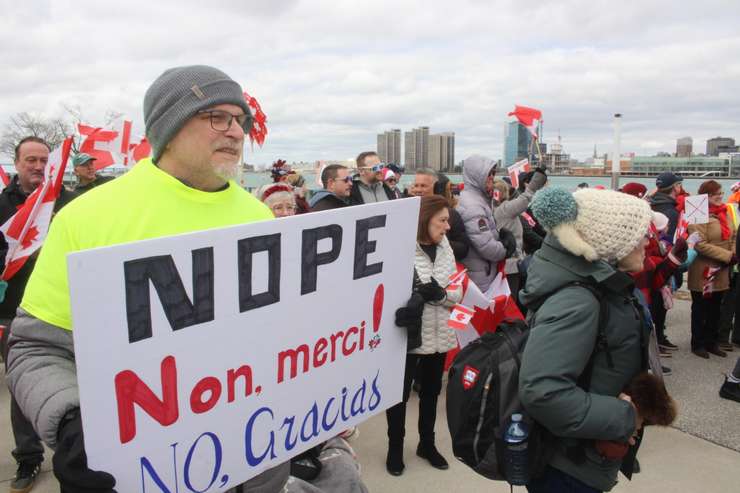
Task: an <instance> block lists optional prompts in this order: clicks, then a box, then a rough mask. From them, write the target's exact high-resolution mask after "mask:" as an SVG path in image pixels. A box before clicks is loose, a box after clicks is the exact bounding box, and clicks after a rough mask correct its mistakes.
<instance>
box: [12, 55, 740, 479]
mask: <svg viewBox="0 0 740 493" xmlns="http://www.w3.org/2000/svg"><path fill="white" fill-rule="evenodd" d="M193 84H195V86H192V85H193ZM209 85H211V86H213V87H214V88H215V89H214V92H213V93H212V94H202V92H201V95H199V94H198V92H200V90H199V91H192V90H191V89H192V87H196V88H197V87H199V86H200V87H207V86H209ZM191 86H192V87H191ZM242 92H243V91H242V90H241V88H240V87H239V85H238V84H237V83H236V82H234V81H233V80H232V79H230V78H229V77H228V76H227V75H226V74H224V73H223V72H221V71H219V70H217V69H214V68H212V67H205V66H191V67H178V68H175V69H171V70H168V71H166V72H165V73H164V74H162V75H161V76H160V78H158V79H157V80H156V81H155V82H154V83H153V84H152V86H151V87H150V88H149V90H148V91H147V94H146V97H145V101H144V118H145V123H146V131H147V137H148V139H149V141H150V143H151V145H152V150H153V153H152V157H151V158H148V159H146V160H144V161H142V162H140V163H139V164H137V166H136V167H135V168H134V169H133V170H132V171H131V172H129V173H127V174H126V175H124V176H123V177H121V178H118V179H116V180H110V179H106V178H105V177H101V176H98V174H97V173H96V170H95V163H94V161H95V159H94V158H93V157H92V156H90V155H87V154H84V153H79V154H76V155H75V156H74V157H73V160H72V162H73V166H74V172H75V175H76V176H77V178H78V185H77V187H76V189H75V190H74V191H70V190H65V191H63V192H62V194H61V195H60V197H59V198H58V200H57V202H56V207H55V210H58V211H59V214H58V215H57V216H56V217H55V218H54V221H55V222H57V223H61V224H62V226H59V227H57V228H55V229H54V230H52V231H51V233H50V234H49V237H48V239H47V241H46V243H45V247H44V248H43V249H42V250H41V254H40V255H39V256H38V258H37V257H36V256H34V257H33V258H31V259H30V260H29V261H28V262H27V263H26V264H25V266H24V267H23V269H21V271H20V272H19V273H18V274H17V275H16V276H15V277H14V278H13V279H12V280H11V282H9V283H8V286H7V289H6V291H5V297H4V301H3V302H2V304H0V317H1V319H0V323H1V324H2V325H4V326H5V327H8V329H7V330H5V331H3V344H2V347H3V353H4V354H3V356H4V361H5V364H6V374H7V378H8V383H9V387H10V389H11V410H10V415H11V423H12V427H13V434H14V438H15V449H14V450H13V452H12V453H13V456H14V458H15V459H16V461H17V462H18V470H17V474H16V478H15V479H14V481H13V482H12V484H11V491H12V492H14V493H20V492H27V491H30V489H31V488H32V487H33V484H34V481H35V479H36V477H37V475H38V474H39V471H40V465H41V462H42V460H43V446H42V442H45V443H46V444H47V445H49V446H50V447H52V448H53V449H54V450H55V453H54V457H53V470H54V474H55V475H56V477H57V478H58V480H59V482H60V485H61V491H63V492H78V491H88V492H110V491H114V487H115V480H114V478H113V477H112V476H111V475H109V474H107V473H106V472H103V471H92V470H90V469H89V468H88V466H87V459H86V455H85V451H84V441H83V436H82V426H81V418H80V413H79V397H78V395H77V380H76V374H75V370H74V347H73V344H72V324H71V319H70V306H69V305H70V304H69V294H68V288H67V284H66V282H67V281H66V276H64V275H63V272H64V270H63V269H64V265H66V263H65V256H66V254H67V253H69V252H71V251H76V250H79V249H86V248H94V247H101V246H108V245H113V244H118V243H123V242H128V241H135V240H140V239H145V238H155V237H161V236H166V235H172V234H178V233H183V232H188V231H196V230H199V229H204V228H214V227H221V226H228V225H233V224H243V223H246V222H250V221H255V220H260V219H266V218H273V217H274V218H282V217H287V216H292V215H295V214H306V213H316V212H321V211H327V210H334V209H340V208H344V207H350V206H358V205H362V204H369V203H375V202H383V201H391V200H398V199H403V198H405V197H420V198H421V200H420V214H419V219H418V229H417V234H416V239H417V243H416V251H415V256H414V276H413V279H412V280H410V285H409V294H410V296H409V301H408V303H407V304H406V305H405V306H403V307H401V308H400V309H399V310H398V311H397V312H396V324H397V325H398V326H399V327H404V328H405V329H406V330H407V331H408V347H407V350H408V353H407V356H406V361H405V373H404V375H402V376H401V375H399V379H402V380H403V400H402V401H401V402H400V403H398V404H396V405H394V406H392V407H391V408H389V409H388V410H387V411H386V418H387V434H388V449H387V454H386V468H387V471H388V472H389V473H390V474H392V475H394V476H400V475H402V474H403V472H404V470H405V464H404V460H403V450H404V440H405V436H406V433H405V430H406V427H405V421H406V406H407V402H408V400H409V398H410V394H411V390H412V388H413V389H416V390H417V392H418V395H419V421H418V435H419V441H418V446H417V448H416V454H417V455H418V456H419V457H421V458H423V459H425V460H426V461H428V462H429V464H430V465H431V466H433V467H434V468H437V469H441V470H444V469H448V467H449V464H448V462H447V460H446V459H445V457H443V456H442V454H441V453H440V452H439V450H438V449H437V446H436V443H435V423H436V415H437V408H438V399H439V396H440V393H441V389H442V381H443V375H444V370H445V360H446V356H447V353H448V351H450V350H452V349H454V348H456V347H457V339H456V335H455V333H454V331H453V329H451V328H450V327H449V326H448V323H447V321H448V319H449V312H450V309H451V308H452V307H453V306H454V305H455V304H456V303H458V302H460V300H461V299H462V295H463V293H462V287H461V286H454V287H451V288H450V287H448V286H447V281H448V280H449V279H450V277H451V276H453V275H454V274H455V273H456V272H460V271H461V270H462V269H465V271H466V273H467V276H468V277H469V279H470V281H471V282H472V283H474V284H475V285H476V286H477V287H478V288H479V289H480V291H481V292H482V293H486V294H489V295H490V293H491V291H490V290H491V289H492V285H493V284H494V280H495V279H496V278H497V276H500V275H503V276H505V279H506V281H507V282H508V286H509V290H510V292H511V295H512V299H513V300H514V301H515V302H516V304H517V306H518V309H519V310H520V311H521V312H522V314H523V315H524V316H526V318H527V321H528V323H529V324H530V327H531V329H532V332H531V336H530V339H529V342H528V343H527V346H526V349H525V352H524V354H523V357H522V361H521V374H520V380H519V391H520V395H521V400H522V404H523V405H524V407H525V408H526V411H527V412H528V413H529V414H530V415H531V416H532V417H534V418H535V419H536V420H537V421H538V422H539V423H541V424H542V425H543V426H545V427H546V428H547V429H548V430H549V432H550V433H551V434H552V435H553V443H552V447H553V450H552V454H551V455H550V458H549V460H548V465H547V468H546V469H545V472H544V473H543V474H542V475H541V476H539V477H538V478H536V479H535V480H534V481H533V482H531V483H530V484H529V485H528V489H529V491H533V492H550V491H608V490H610V489H611V488H612V487H613V486H614V484H616V477H617V471H618V470H620V469H621V470H622V471H623V472H624V473H625V474H627V475H628V476H629V475H631V474H632V473H633V472H635V471H636V470H637V467H638V465H637V464H638V463H637V460H636V457H635V454H636V450H637V448H638V447H639V443H640V441H641V438H642V426H643V424H644V422H645V421H646V420H647V418H646V415H647V414H646V413H647V412H648V410H646V409H643V408H641V407H640V404H638V403H636V402H635V401H634V400H633V397H634V396H631V395H628V394H625V393H624V392H623V390H624V389H625V388H627V387H628V386H629V385H630V383H631V382H633V381H634V380H635V379H636V378H639V377H640V375H642V374H643V373H646V372H648V370H649V372H648V373H649V374H652V375H657V377H658V378H660V379H661V380H660V382H661V385H662V377H663V376H664V375H669V374H670V373H671V370H670V368H668V367H667V366H665V365H663V364H661V363H660V361H661V358H662V360H663V361H664V360H665V359H666V358H670V357H671V354H672V353H673V352H675V351H676V350H678V347H677V346H676V345H675V344H673V343H672V342H671V341H670V339H669V338H668V332H669V331H668V328H667V327H666V318H667V317H666V314H667V312H668V310H670V309H671V308H672V306H673V300H674V295H675V293H676V291H677V290H678V289H679V288H680V287H681V285H682V283H683V279H684V274H686V273H688V276H687V277H688V281H687V285H688V289H689V291H690V292H691V300H692V301H691V352H692V353H693V354H694V355H696V356H697V357H699V358H704V359H707V358H710V357H711V356H714V357H726V356H727V353H728V352H732V351H734V350H735V349H736V348H739V347H740V319H738V317H737V309H738V305H739V304H740V293H739V292H738V279H737V275H736V265H737V263H738V257H737V251H738V245H737V241H738V238H739V237H738V235H737V228H738V209H737V208H738V205H737V202H738V201H739V200H740V186H737V187H733V190H732V191H733V192H734V193H733V195H732V197H731V198H730V201H728V202H727V203H725V201H724V200H723V199H724V197H723V190H722V187H721V185H720V184H719V183H718V182H716V181H714V180H708V181H706V182H704V183H703V184H702V185H701V187H700V188H699V192H698V193H699V194H707V196H708V199H709V222H708V223H706V224H691V225H688V226H687V225H685V224H684V223H683V221H682V217H683V212H684V209H685V198H686V196H687V193H686V192H685V191H684V190H683V187H682V179H681V177H679V176H677V175H675V174H673V173H671V172H665V173H661V174H660V175H659V176H658V177H657V179H656V189H655V190H653V191H648V190H647V188H646V187H645V186H643V185H641V184H638V183H627V184H625V185H624V186H623V187H622V188H621V189H620V190H619V191H611V190H604V189H603V187H601V188H602V189H596V188H589V187H588V186H587V184H581V185H579V186H578V189H577V190H575V191H568V190H564V189H560V188H557V187H547V186H546V185H547V182H548V176H547V172H546V170H545V169H544V168H536V169H534V170H532V171H527V172H522V173H520V174H519V175H518V176H516V177H514V178H516V180H515V182H516V183H512V178H511V177H509V176H503V177H500V178H499V177H497V164H496V162H495V161H494V160H492V159H490V158H487V157H484V156H479V155H474V156H471V157H469V158H467V159H465V161H464V162H463V184H461V185H460V186H458V185H453V184H452V183H451V182H450V180H449V178H448V177H447V176H445V175H444V174H442V173H439V172H437V171H435V170H432V169H427V168H419V169H415V170H413V171H414V180H413V183H412V184H411V185H410V187H408V188H407V189H402V186H401V177H402V176H403V174H404V172H405V170H404V169H403V168H401V167H400V166H398V165H395V164H385V163H382V162H381V160H380V158H379V156H378V155H377V154H376V153H375V152H371V151H368V152H362V153H360V154H359V155H358V156H357V159H356V163H355V165H356V166H355V167H356V169H355V170H353V169H350V168H349V167H346V166H343V165H339V164H332V165H328V166H326V167H324V168H323V169H322V170H321V172H320V176H319V179H320V181H321V189H319V190H316V191H313V192H311V193H309V192H308V191H307V187H306V182H305V178H304V177H303V176H302V175H301V174H300V173H298V172H295V171H293V170H291V169H290V167H289V166H288V165H287V163H286V162H284V161H277V162H275V163H274V164H273V167H272V169H271V176H272V179H273V182H272V183H270V184H267V185H265V186H262V187H260V188H259V189H258V190H256V191H255V192H254V193H253V194H249V193H247V192H246V191H244V190H242V189H241V188H239V187H238V186H236V185H235V183H234V182H233V181H232V178H233V174H234V170H235V169H236V166H237V165H238V159H236V158H237V157H238V154H239V149H241V147H242V145H243V140H244V135H245V132H247V131H248V130H249V128H250V126H251V118H252V117H251V113H250V110H249V107H248V106H247V105H246V103H245V102H244V98H243V96H242ZM191 93H192V94H191ZM183 94H184V95H183ZM193 94H194V95H193ZM49 151H50V149H49V146H48V145H47V144H46V143H45V142H44V141H43V140H41V139H39V138H36V137H28V138H25V139H23V140H21V141H20V142H19V143H18V145H17V146H16V149H15V166H16V169H17V174H16V176H15V177H14V178H13V180H12V181H11V182H10V184H9V185H8V186H7V187H6V188H5V190H4V191H3V192H2V194H0V215H2V217H0V221H1V222H2V223H4V222H5V221H6V220H7V219H8V218H10V217H11V216H12V215H13V214H14V213H15V211H16V210H17V209H18V207H19V206H20V205H21V204H22V203H23V202H24V201H25V200H26V198H27V197H28V196H29V195H30V194H31V193H32V192H33V190H34V189H36V188H37V187H38V186H39V185H40V184H41V182H42V180H43V176H44V173H43V171H44V167H45V166H46V161H47V159H48V156H49ZM355 171H356V173H357V174H353V173H354V172H355ZM460 189H462V191H460ZM83 193H84V194H85V195H84V197H81V195H82V194H83ZM205 196H208V197H209V200H208V201H203V200H201V199H202V198H203V197H205ZM136 198H139V199H140V200H136ZM124 199H125V200H126V201H127V203H128V204H131V205H130V207H127V208H120V207H119V204H120V201H122V200H124ZM204 204H207V205H204ZM153 211H154V212H153ZM101 214H102V215H101ZM103 215H105V217H106V218H107V219H108V220H107V221H106V222H105V223H102V222H101V217H103ZM183 218H186V219H183ZM91 225H93V226H94V227H95V229H96V234H94V235H90V234H88V232H89V228H90V226H91ZM59 231H64V235H65V236H64V237H61V235H60V234H59V233H58V232H59ZM71 245H74V246H73V247H72V246H71ZM3 246H4V248H3ZM0 250H3V251H4V252H6V251H7V244H6V243H5V241H4V238H0ZM3 255H4V253H3ZM37 264H38V266H39V267H40V268H38V269H35V270H34V267H35V266H36V265H37ZM60 272H61V273H62V274H60ZM585 285H589V286H590V287H588V288H587V289H586V287H585ZM490 329H491V330H495V327H491V328H490ZM602 331H603V334H604V337H605V342H604V341H600V340H598V338H599V337H600V336H601V333H602ZM595 340H596V347H597V350H596V351H594V350H593V347H594V345H595V343H594V341H595ZM650 341H654V342H655V344H652V343H651V342H650ZM600 342H604V344H603V345H599V343H600ZM650 349H655V351H654V354H651V352H652V351H651V350H650ZM656 362H657V364H656ZM584 368H586V369H588V370H587V371H588V372H589V375H588V378H587V380H588V384H587V385H584V384H583V379H582V376H583V372H584ZM720 396H721V397H723V398H725V399H730V400H734V401H738V402H740V358H739V359H738V363H737V365H736V367H735V370H734V371H733V372H732V373H731V374H730V375H728V376H727V377H726V379H725V381H724V383H723V384H722V386H721V389H720ZM356 436H357V431H356V430H354V429H353V430H347V431H346V432H344V433H342V434H341V435H340V436H337V437H335V438H334V439H332V440H330V441H328V442H326V443H324V444H322V445H321V446H319V447H316V448H314V449H311V450H310V451H309V452H306V453H304V454H301V456H299V457H298V458H297V459H295V460H293V461H291V463H286V464H282V465H280V466H277V467H275V468H273V469H271V470H268V471H266V472H263V473H262V474H260V475H258V476H257V477H255V478H253V479H252V480H250V481H248V482H247V483H245V484H243V485H241V486H239V487H238V488H237V489H236V490H235V491H288V492H292V491H295V492H302V491H312V492H313V491H316V492H322V491H349V492H355V491H356V492H363V491H366V487H365V486H364V484H363V482H362V480H361V478H360V474H359V468H358V466H357V463H356V460H355V458H354V453H353V451H352V449H351V447H350V446H349V444H348V443H347V441H346V440H344V439H345V438H349V437H356ZM611 442H618V443H623V444H628V445H629V447H627V448H628V449H629V452H625V453H624V454H622V455H620V456H619V457H614V456H612V455H610V454H609V453H607V452H605V450H606V449H605V448H604V444H605V443H611ZM627 448H626V449H625V450H627ZM564 484H570V485H576V486H577V488H575V487H572V488H571V489H567V490H566V489H562V488H561V489H559V488H560V486H562V485H564Z"/></svg>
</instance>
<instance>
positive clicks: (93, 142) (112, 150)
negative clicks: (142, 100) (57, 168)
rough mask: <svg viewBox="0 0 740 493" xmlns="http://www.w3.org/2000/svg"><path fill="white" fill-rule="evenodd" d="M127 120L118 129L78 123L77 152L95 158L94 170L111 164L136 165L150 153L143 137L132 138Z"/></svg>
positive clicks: (129, 123) (150, 149) (130, 125)
mask: <svg viewBox="0 0 740 493" xmlns="http://www.w3.org/2000/svg"><path fill="white" fill-rule="evenodd" d="M132 128H133V127H132V124H131V122H130V121H129V120H124V121H122V122H121V124H120V127H117V128H113V129H107V128H101V127H93V126H91V125H84V124H82V123H80V124H79V125H77V131H78V132H79V134H80V136H81V137H82V142H81V143H80V148H79V152H84V153H86V154H89V155H91V156H92V157H93V158H95V169H96V170H100V169H103V168H106V167H108V166H110V165H112V164H116V163H120V164H123V165H124V166H128V165H129V164H131V165H133V164H136V163H137V162H138V161H139V160H141V159H143V158H145V157H147V156H149V155H150V154H151V153H152V147H151V146H150V145H149V141H147V140H146V138H145V137H139V138H138V139H137V138H134V137H135V136H134V135H133V134H132Z"/></svg>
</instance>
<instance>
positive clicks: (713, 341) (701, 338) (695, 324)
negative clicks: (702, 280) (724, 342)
mask: <svg viewBox="0 0 740 493" xmlns="http://www.w3.org/2000/svg"><path fill="white" fill-rule="evenodd" d="M724 295H725V292H724V291H715V292H713V293H712V294H711V295H710V296H709V297H707V298H705V297H704V295H703V294H702V293H701V291H692V292H691V349H711V348H713V347H715V346H717V337H718V336H719V311H720V305H721V304H722V297H723V296H724Z"/></svg>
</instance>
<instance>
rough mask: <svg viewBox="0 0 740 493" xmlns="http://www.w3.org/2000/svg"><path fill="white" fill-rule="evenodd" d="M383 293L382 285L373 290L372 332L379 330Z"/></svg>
mask: <svg viewBox="0 0 740 493" xmlns="http://www.w3.org/2000/svg"><path fill="white" fill-rule="evenodd" d="M383 292H384V288H383V285H382V284H378V287H377V288H375V299H374V300H373V332H377V331H378V329H379V328H380V319H381V317H382V316H383Z"/></svg>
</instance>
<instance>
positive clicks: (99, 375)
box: [68, 198, 419, 492]
mask: <svg viewBox="0 0 740 493" xmlns="http://www.w3.org/2000/svg"><path fill="white" fill-rule="evenodd" d="M418 214H419V199H418V198H412V199H406V200H399V201H393V202H392V203H391V202H381V203H378V204H370V205H365V206H359V207H348V208H345V209H337V210H332V211H326V212H318V213H314V214H306V215H300V216H293V217H289V218H283V219H278V220H273V221H262V222H257V223H252V224H248V225H243V226H235V227H230V228H224V229H217V230H209V231H207V232H197V233H190V234H185V235H180V236H176V237H169V238H160V239H154V240H149V241H141V242H136V243H129V244H125V245H119V246H113V247H108V248H100V249H94V250H88V251H83V252H78V253H74V254H71V255H69V257H68V269H69V281H70V294H71V300H72V314H73V321H74V334H75V337H74V344H75V354H76V362H77V375H78V381H79V390H80V404H81V411H82V418H83V427H84V432H85V448H86V451H87V457H88V461H89V465H90V467H91V468H93V469H96V470H104V471H108V472H110V473H111V474H113V475H114V476H115V478H116V481H117V485H116V489H117V490H118V491H126V492H144V491H169V492H175V491H208V492H222V491H226V490H227V489H229V488H232V487H234V486H236V485H238V484H241V483H243V482H244V481H245V480H247V479H249V478H251V477H253V476H255V475H257V474H259V473H260V472H262V471H265V470H266V469H268V468H271V467H274V466H276V465H278V464H281V463H283V462H285V461H287V460H288V459H289V458H290V457H292V456H294V455H297V454H299V453H300V452H302V451H304V450H306V449H308V448H310V447H312V446H314V445H317V444H319V443H321V442H323V441H325V440H327V439H329V438H330V437H333V436H335V435H337V434H339V433H340V432H341V431H343V430H346V429H347V428H350V427H352V426H354V425H356V424H358V423H360V422H362V421H364V420H366V419H367V418H369V417H370V416H372V415H375V414H378V413H380V412H382V411H383V410H384V409H386V408H388V407H389V406H392V405H394V404H395V403H397V402H399V401H400V400H401V394H402V390H403V372H404V365H405V357H406V331H405V329H402V328H399V327H397V326H396V325H395V324H394V314H395V311H396V310H397V309H398V308H399V307H401V306H403V305H404V304H405V303H406V302H407V301H408V298H409V294H410V293H409V288H410V286H411V279H412V277H413V265H414V254H415V243H416V228H417V221H418V219H417V218H418ZM112 220H114V218H113V219H112ZM152 288H154V289H152ZM100 293H106V296H105V300H104V302H102V303H93V304H91V303H90V299H99V294H100Z"/></svg>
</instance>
